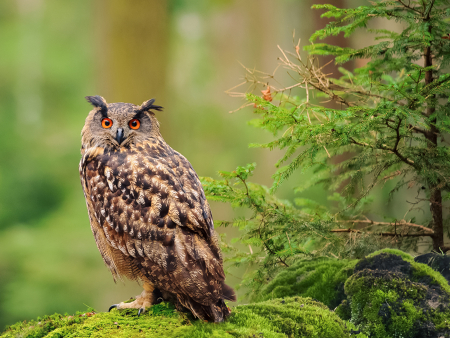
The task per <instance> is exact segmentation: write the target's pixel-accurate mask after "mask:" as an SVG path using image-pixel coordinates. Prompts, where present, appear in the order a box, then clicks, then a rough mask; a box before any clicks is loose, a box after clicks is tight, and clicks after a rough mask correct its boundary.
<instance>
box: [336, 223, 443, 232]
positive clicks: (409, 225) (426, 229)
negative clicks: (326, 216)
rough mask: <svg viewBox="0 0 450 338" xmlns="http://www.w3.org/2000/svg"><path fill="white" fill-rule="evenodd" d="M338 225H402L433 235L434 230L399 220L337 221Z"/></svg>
mask: <svg viewBox="0 0 450 338" xmlns="http://www.w3.org/2000/svg"><path fill="white" fill-rule="evenodd" d="M338 222H340V223H366V224H373V225H390V226H394V225H396V224H397V225H404V226H408V227H413V228H419V229H421V230H423V231H426V232H429V234H431V235H432V234H434V230H433V229H430V228H427V227H424V226H423V225H420V224H415V223H410V222H406V221H404V220H401V221H400V222H395V223H392V222H375V221H372V220H370V219H356V220H342V221H338Z"/></svg>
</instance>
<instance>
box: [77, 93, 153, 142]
mask: <svg viewBox="0 0 450 338" xmlns="http://www.w3.org/2000/svg"><path fill="white" fill-rule="evenodd" d="M86 100H88V102H90V103H91V104H92V105H93V106H94V109H93V110H91V112H90V113H89V115H88V117H87V118H86V122H85V124H84V127H83V130H82V132H81V135H82V139H81V143H82V146H83V148H84V149H85V148H89V147H101V148H108V149H115V150H117V149H119V148H121V147H126V148H128V147H130V146H131V145H136V144H138V143H142V142H143V141H146V140H149V139H150V138H159V137H161V134H160V132H159V123H158V121H157V120H156V117H155V114H154V113H153V112H152V110H162V107H161V106H156V105H154V104H153V102H155V100H154V99H151V100H148V101H145V102H144V103H143V104H142V105H140V106H135V105H134V104H131V103H123V102H118V103H109V104H108V103H106V101H105V99H104V98H103V97H101V96H98V95H97V96H86Z"/></svg>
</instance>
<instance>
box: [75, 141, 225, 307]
mask: <svg viewBox="0 0 450 338" xmlns="http://www.w3.org/2000/svg"><path fill="white" fill-rule="evenodd" d="M84 177H85V185H86V191H88V194H87V196H86V198H89V199H90V200H91V203H92V206H93V209H94V212H93V213H94V217H95V218H96V219H97V221H98V224H100V225H101V228H102V230H103V233H104V236H105V238H106V240H107V242H108V244H109V245H110V246H112V247H113V248H115V249H118V250H120V251H121V252H122V253H123V254H124V255H126V256H131V257H133V258H135V261H137V262H138V265H139V267H140V271H141V273H142V274H143V275H145V276H146V278H148V279H149V280H150V281H151V282H152V283H153V284H155V285H156V286H157V287H159V288H160V289H162V290H165V291H168V292H171V293H175V294H177V295H179V300H180V299H181V301H182V299H183V297H184V296H186V297H190V298H192V299H194V300H195V301H196V302H198V303H201V304H206V305H209V304H211V303H212V302H215V301H217V300H218V299H219V298H223V297H224V296H223V290H222V289H223V281H224V278H225V275H224V272H223V267H222V257H221V254H220V249H219V246H218V243H217V238H216V236H215V234H214V231H213V225H212V217H211V212H210V209H209V205H208V202H207V201H206V199H205V195H204V192H203V189H202V187H201V183H200V181H199V179H198V177H197V175H196V173H195V172H194V170H193V169H192V166H191V165H190V163H189V162H188V161H187V160H186V159H185V158H184V157H183V156H182V155H180V154H179V153H176V152H174V151H173V150H172V149H171V148H170V147H168V146H167V145H166V144H165V143H161V142H159V143H153V144H143V145H140V146H138V147H136V148H132V149H129V150H127V151H123V152H120V153H104V154H99V155H97V156H96V157H95V158H92V159H91V160H90V161H89V162H88V163H86V165H85V170H84ZM180 297H181V298H180ZM225 298H227V297H226V296H225Z"/></svg>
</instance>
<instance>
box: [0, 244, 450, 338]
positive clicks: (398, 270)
mask: <svg viewBox="0 0 450 338" xmlns="http://www.w3.org/2000/svg"><path fill="white" fill-rule="evenodd" d="M344 283H345V286H344ZM344 290H345V293H344ZM289 296H292V297H289ZM306 296H310V297H306ZM311 297H312V298H311ZM255 298H256V300H259V301H260V302H257V303H252V304H248V305H240V306H237V307H234V308H233V309H232V314H231V316H230V317H229V318H228V320H227V321H226V322H225V323H220V324H214V323H207V322H203V321H200V320H197V319H195V318H193V317H192V315H190V314H189V313H179V312H177V311H176V310H175V309H174V307H173V306H172V305H171V304H169V303H161V304H158V305H155V306H153V307H152V308H151V309H150V310H149V311H148V312H146V313H144V314H143V315H141V316H140V317H138V316H137V313H136V311H135V310H121V311H118V310H116V309H114V310H112V311H111V312H110V313H95V312H94V311H93V310H89V311H88V312H86V313H77V314H75V315H71V316H69V315H59V314H55V315H52V316H46V317H43V318H38V319H37V320H33V321H28V322H22V323H17V324H15V325H12V326H11V327H9V328H8V329H7V330H6V331H4V332H3V333H2V334H0V338H12V337H14V338H18V337H30V338H41V337H47V338H50V337H51V338H56V337H93V338H94V337H98V338H100V337H158V338H161V337H169V338H170V337H188V338H203V337H204V338H206V337H249V338H253V337H266V338H269V337H277V338H278V337H308V338H309V337H321V338H327V337H333V338H334V337H359V338H362V337H367V336H370V337H373V338H399V337H402V338H419V337H420V338H422V337H450V286H449V284H448V283H447V280H446V279H445V278H444V277H443V276H442V275H441V274H440V273H439V272H437V271H434V270H433V269H432V268H430V267H429V266H427V265H425V264H420V263H417V262H414V260H413V258H412V257H411V256H410V255H408V254H406V253H404V252H402V251H398V250H391V249H387V250H381V251H378V252H375V253H373V254H371V255H369V256H367V257H366V258H364V259H361V260H359V261H357V260H355V261H346V260H334V259H324V258H317V259H311V260H306V261H301V262H298V263H297V264H295V265H293V266H291V267H289V268H287V269H286V270H284V271H282V272H281V273H280V274H279V275H278V276H277V277H276V278H274V279H273V280H272V281H271V282H270V283H269V284H268V285H266V286H265V287H264V288H263V289H262V292H260V294H259V295H258V296H257V297H255ZM314 298H315V299H314ZM316 300H320V301H321V302H322V303H320V302H319V301H316ZM339 302H340V305H339V306H338V307H337V309H336V311H335V312H333V311H331V310H330V308H331V309H333V308H334V307H335V306H336V305H337V304H338V303H339ZM327 306H328V307H327ZM356 328H358V329H356ZM359 332H360V333H359Z"/></svg>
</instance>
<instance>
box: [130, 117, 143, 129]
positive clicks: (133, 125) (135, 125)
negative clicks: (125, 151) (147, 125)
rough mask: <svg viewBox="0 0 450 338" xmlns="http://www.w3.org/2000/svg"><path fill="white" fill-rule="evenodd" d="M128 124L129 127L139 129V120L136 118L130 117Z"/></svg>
mask: <svg viewBox="0 0 450 338" xmlns="http://www.w3.org/2000/svg"><path fill="white" fill-rule="evenodd" d="M128 125H129V126H130V128H131V129H134V130H136V129H139V127H140V126H141V122H139V120H138V119H132V120H131V121H130V122H128Z"/></svg>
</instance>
